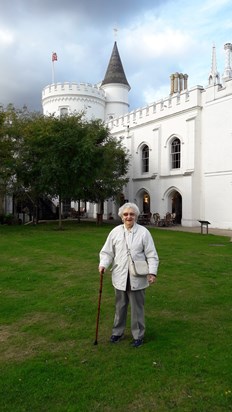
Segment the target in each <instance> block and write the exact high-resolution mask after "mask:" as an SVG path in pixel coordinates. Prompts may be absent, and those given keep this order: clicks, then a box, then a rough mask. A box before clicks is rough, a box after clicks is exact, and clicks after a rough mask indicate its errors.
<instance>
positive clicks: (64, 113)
mask: <svg viewBox="0 0 232 412" xmlns="http://www.w3.org/2000/svg"><path fill="white" fill-rule="evenodd" d="M67 115H68V108H67V107H61V108H60V117H62V116H67Z"/></svg>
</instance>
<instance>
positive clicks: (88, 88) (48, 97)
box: [42, 82, 106, 120]
mask: <svg viewBox="0 0 232 412" xmlns="http://www.w3.org/2000/svg"><path fill="white" fill-rule="evenodd" d="M105 104H106V94H105V92H104V90H102V89H100V87H99V86H98V85H92V84H90V83H69V82H67V83H53V84H49V85H48V86H46V87H45V88H44V89H43V90H42V106H43V112H44V114H46V115H47V114H51V113H52V114H55V115H57V116H59V115H60V114H61V113H64V112H66V113H75V112H85V113H86V116H87V118H89V119H91V118H100V119H102V120H104V112H105Z"/></svg>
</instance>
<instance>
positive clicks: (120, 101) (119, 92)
mask: <svg viewBox="0 0 232 412" xmlns="http://www.w3.org/2000/svg"><path fill="white" fill-rule="evenodd" d="M101 89H102V90H104V92H105V96H106V107H105V121H109V120H111V119H113V118H115V117H119V116H123V115H125V114H126V113H128V111H129V110H128V109H129V103H128V93H129V91H130V85H129V83H128V81H127V78H126V76H125V73H124V69H123V65H122V62H121V58H120V55H119V52H118V47H117V43H116V41H115V43H114V47H113V51H112V54H111V57H110V61H109V64H108V68H107V70H106V74H105V77H104V80H103V81H102V84H101Z"/></svg>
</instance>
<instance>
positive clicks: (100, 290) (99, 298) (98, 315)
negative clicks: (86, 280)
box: [94, 270, 104, 345]
mask: <svg viewBox="0 0 232 412" xmlns="http://www.w3.org/2000/svg"><path fill="white" fill-rule="evenodd" d="M103 273H104V270H102V271H101V272H100V288H99V296H98V310H97V323H96V336H95V342H94V345H97V344H98V341H97V339H98V326H99V318H100V308H101V295H102V286H103Z"/></svg>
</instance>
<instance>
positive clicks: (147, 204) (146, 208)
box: [135, 188, 151, 213]
mask: <svg viewBox="0 0 232 412" xmlns="http://www.w3.org/2000/svg"><path fill="white" fill-rule="evenodd" d="M135 203H137V205H138V208H139V210H140V212H141V213H142V212H143V213H150V212H151V199H150V193H149V191H148V190H147V189H145V188H141V189H139V190H138V192H137V193H136V198H135Z"/></svg>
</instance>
